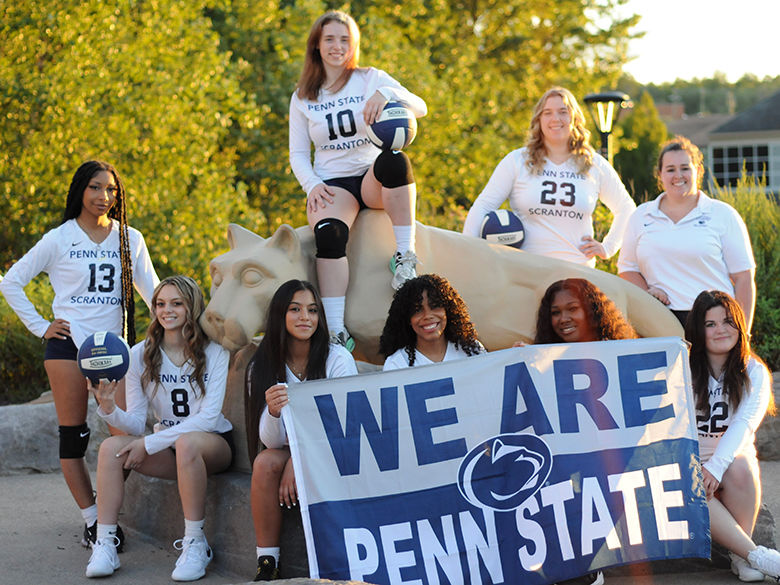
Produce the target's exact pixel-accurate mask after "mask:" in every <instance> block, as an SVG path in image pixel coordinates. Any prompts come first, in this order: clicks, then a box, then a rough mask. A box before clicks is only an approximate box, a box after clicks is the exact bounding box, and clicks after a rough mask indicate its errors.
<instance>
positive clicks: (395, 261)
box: [390, 250, 417, 290]
mask: <svg viewBox="0 0 780 585" xmlns="http://www.w3.org/2000/svg"><path fill="white" fill-rule="evenodd" d="M416 265H417V256H416V255H415V253H414V252H412V251H411V250H407V251H406V252H404V253H403V254H401V253H400V252H396V253H395V255H394V256H393V257H392V258H391V260H390V270H391V271H392V272H393V279H392V280H391V281H390V286H392V287H393V289H394V290H398V289H399V288H401V286H402V285H403V283H405V282H406V281H407V280H411V279H412V278H415V277H416V276H417V270H416V269H415V266H416Z"/></svg>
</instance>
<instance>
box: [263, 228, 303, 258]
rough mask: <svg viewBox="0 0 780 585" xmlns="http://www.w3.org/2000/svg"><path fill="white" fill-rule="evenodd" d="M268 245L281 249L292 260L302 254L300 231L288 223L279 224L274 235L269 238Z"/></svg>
mask: <svg viewBox="0 0 780 585" xmlns="http://www.w3.org/2000/svg"><path fill="white" fill-rule="evenodd" d="M266 247H268V248H277V249H279V250H281V251H282V252H284V253H285V255H286V256H287V257H288V258H290V259H291V260H294V259H297V258H298V257H299V256H300V255H301V239H300V238H299V237H298V232H296V231H295V229H293V228H292V227H290V226H289V225H287V224H286V223H283V224H282V225H281V226H279V229H278V230H276V231H275V232H274V235H272V236H271V237H270V238H268V241H267V243H266Z"/></svg>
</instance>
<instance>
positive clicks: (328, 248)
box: [314, 217, 349, 258]
mask: <svg viewBox="0 0 780 585" xmlns="http://www.w3.org/2000/svg"><path fill="white" fill-rule="evenodd" d="M348 239H349V226H347V224H345V223H344V222H343V221H341V220H340V219H336V218H335V217H329V218H327V219H321V220H320V221H318V222H317V224H316V225H315V226H314V242H315V244H316V245H317V258H343V257H344V256H346V255H347V240H348Z"/></svg>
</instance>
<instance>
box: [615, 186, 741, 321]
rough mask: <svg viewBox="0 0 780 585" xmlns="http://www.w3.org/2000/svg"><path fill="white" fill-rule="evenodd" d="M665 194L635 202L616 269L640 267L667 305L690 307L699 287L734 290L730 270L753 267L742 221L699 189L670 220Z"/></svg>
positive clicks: (674, 307) (631, 269)
mask: <svg viewBox="0 0 780 585" xmlns="http://www.w3.org/2000/svg"><path fill="white" fill-rule="evenodd" d="M664 195H665V194H664V193H662V194H661V195H659V196H658V197H657V198H656V199H654V200H653V201H648V202H647V203H643V204H642V205H640V206H639V207H637V209H636V211H635V212H634V213H633V214H632V215H631V218H630V219H629V222H628V227H627V228H626V234H625V239H624V242H623V247H622V248H621V250H620V256H619V258H618V273H622V272H639V273H640V274H641V275H642V276H643V277H644V279H645V281H646V282H647V286H648V287H651V286H654V287H657V288H660V289H661V290H662V291H664V292H665V293H666V294H667V295H668V296H669V308H670V309H673V310H675V311H690V310H691V307H692V306H693V301H694V300H695V299H696V297H697V296H699V293H700V292H701V291H703V290H712V289H715V290H720V291H723V292H726V293H728V294H730V295H732V296H733V295H734V284H733V283H732V282H731V278H730V276H729V275H730V274H734V273H737V272H743V271H745V270H751V269H753V268H755V267H756V262H755V260H754V259H753V248H752V247H751V245H750V237H749V236H748V231H747V227H745V222H744V221H743V220H742V218H741V217H740V215H739V213H737V210H736V209H734V208H733V207H731V206H730V205H729V204H728V203H725V202H723V201H718V200H717V199H712V198H710V197H708V196H707V194H706V193H704V192H703V191H699V199H698V201H697V203H696V207H694V208H693V209H692V210H691V211H690V212H689V213H688V215H686V216H685V217H684V218H682V219H681V220H679V221H678V222H677V223H675V222H673V221H672V220H671V219H669V217H668V216H667V215H666V214H665V213H664V212H663V211H661V208H660V207H659V205H660V202H661V199H662V198H663V197H664Z"/></svg>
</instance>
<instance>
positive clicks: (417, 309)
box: [379, 274, 485, 370]
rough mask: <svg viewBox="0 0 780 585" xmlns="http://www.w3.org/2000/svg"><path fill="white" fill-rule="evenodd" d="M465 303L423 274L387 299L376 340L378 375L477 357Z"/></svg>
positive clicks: (447, 285)
mask: <svg viewBox="0 0 780 585" xmlns="http://www.w3.org/2000/svg"><path fill="white" fill-rule="evenodd" d="M484 351H485V348H484V347H482V344H481V343H480V342H479V341H478V340H477V330H476V328H475V327H474V324H473V323H472V322H471V318H470V317H469V310H468V307H466V303H465V302H464V301H463V299H462V298H461V297H460V295H459V294H458V291H456V290H455V289H454V288H453V287H452V285H451V284H450V283H449V281H448V280H447V279H446V278H444V277H442V276H438V275H436V274H423V275H421V276H418V277H416V278H413V279H411V280H408V281H406V282H405V283H404V284H403V286H402V287H401V288H400V289H398V291H396V293H395V295H393V302H392V303H391V304H390V310H389V311H388V313H387V320H386V321H385V327H384V330H383V331H382V336H381V337H380V338H379V353H381V354H384V355H385V356H387V359H386V360H385V365H384V368H383V369H384V370H397V369H400V368H408V367H412V366H419V365H426V364H432V363H436V362H445V361H449V360H454V359H460V358H464V357H469V356H472V355H476V354H479V353H483V352H484Z"/></svg>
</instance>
